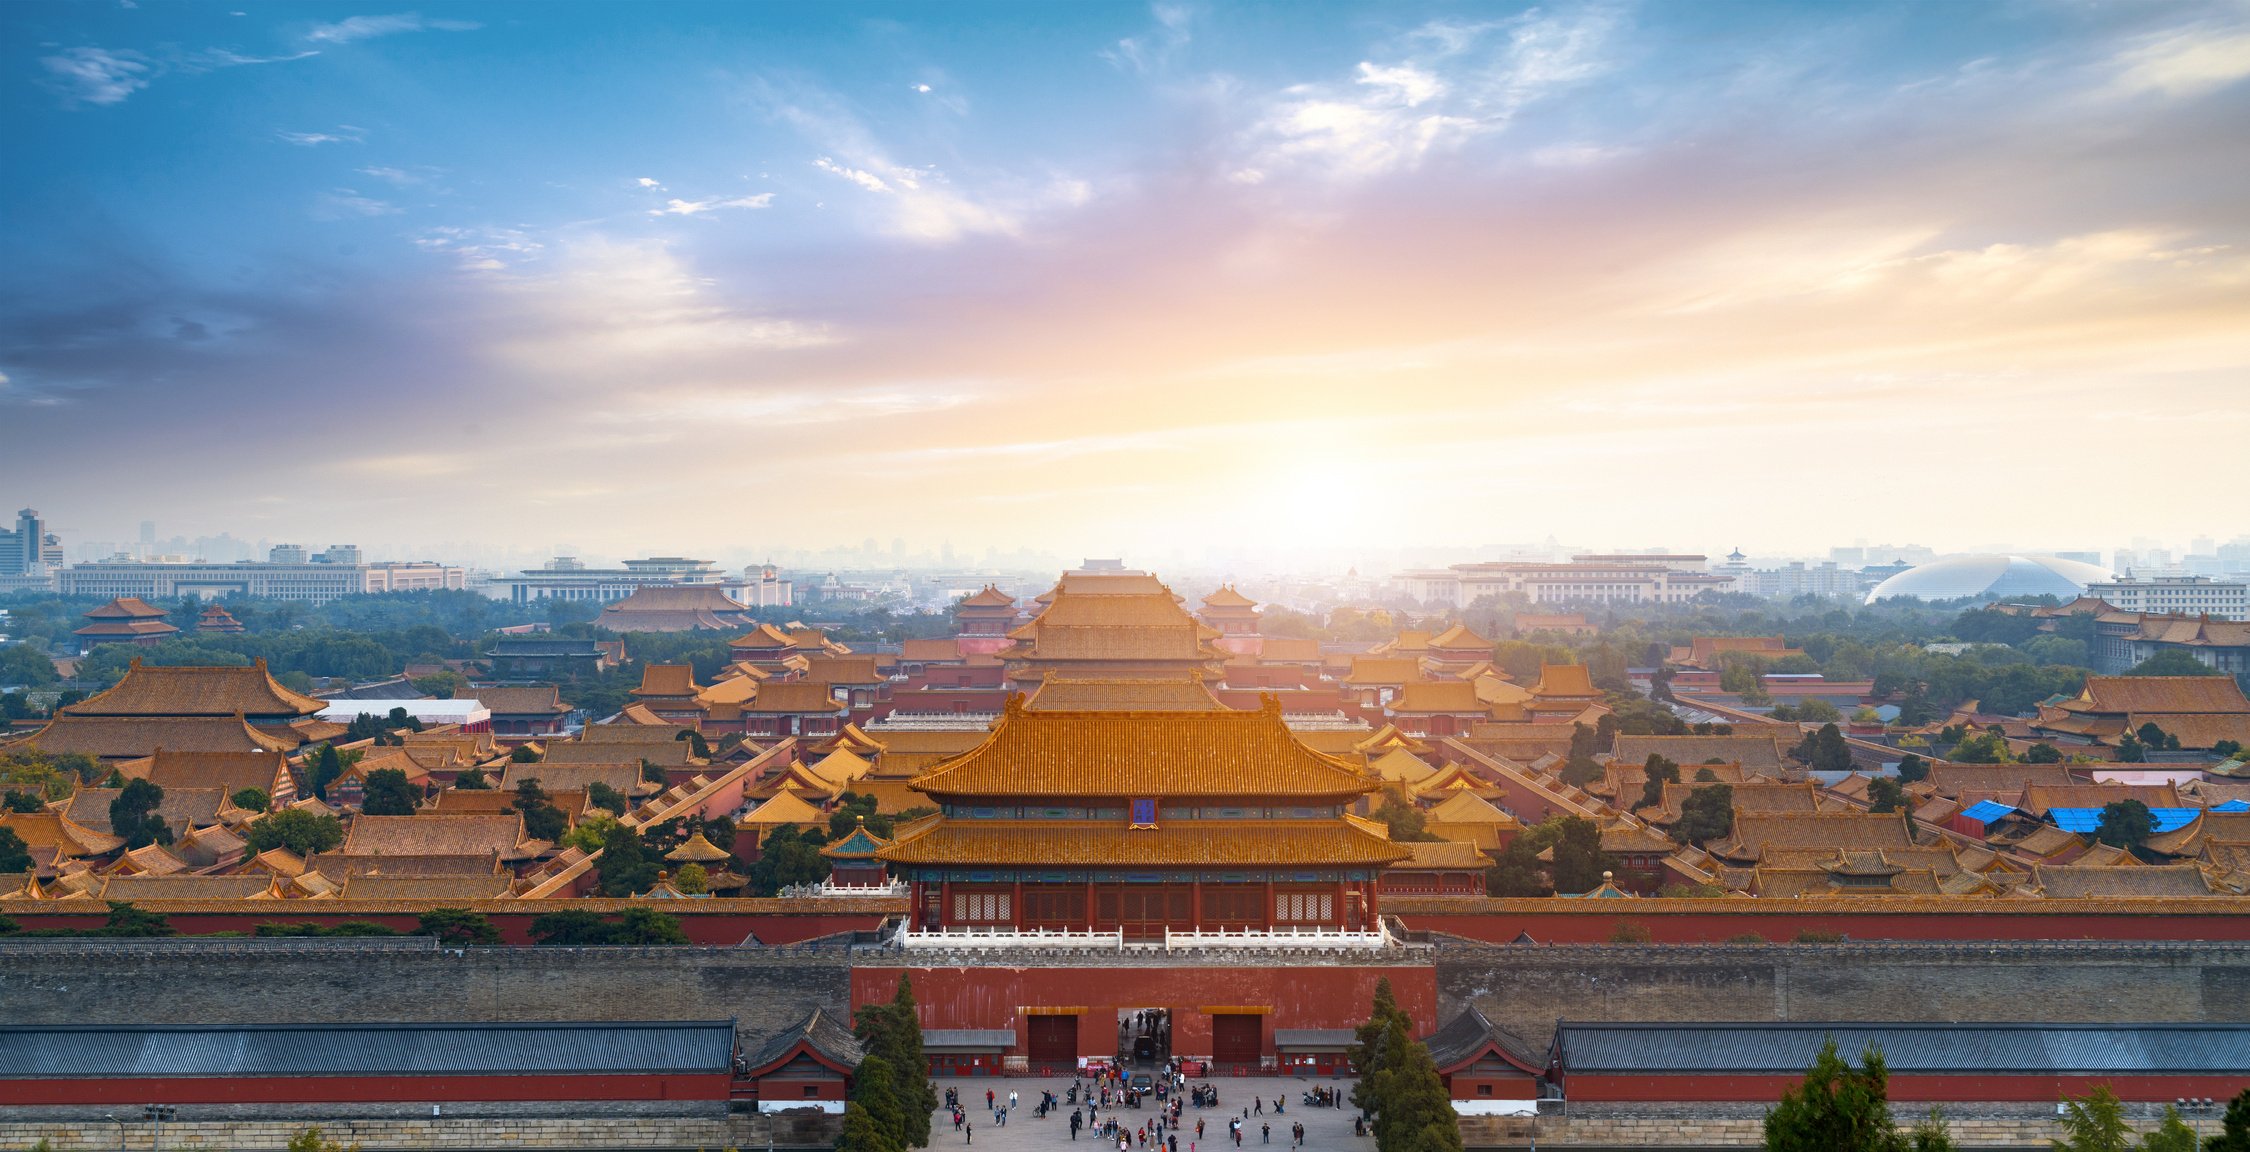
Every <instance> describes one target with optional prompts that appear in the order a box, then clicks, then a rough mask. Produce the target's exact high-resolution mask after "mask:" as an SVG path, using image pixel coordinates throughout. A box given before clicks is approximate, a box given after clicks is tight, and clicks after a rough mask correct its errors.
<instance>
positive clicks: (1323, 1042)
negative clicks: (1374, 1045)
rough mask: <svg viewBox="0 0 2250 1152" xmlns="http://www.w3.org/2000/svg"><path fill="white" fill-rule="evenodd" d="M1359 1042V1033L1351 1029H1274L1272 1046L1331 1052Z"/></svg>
mask: <svg viewBox="0 0 2250 1152" xmlns="http://www.w3.org/2000/svg"><path fill="white" fill-rule="evenodd" d="M1358 1042H1359V1033H1358V1032H1357V1031H1356V1030H1354V1029H1351V1028H1276V1029H1274V1030H1273V1046H1274V1047H1276V1048H1311V1049H1316V1050H1319V1051H1324V1052H1325V1051H1332V1050H1334V1049H1339V1048H1349V1047H1351V1046H1352V1045H1353V1044H1356V1043H1358Z"/></svg>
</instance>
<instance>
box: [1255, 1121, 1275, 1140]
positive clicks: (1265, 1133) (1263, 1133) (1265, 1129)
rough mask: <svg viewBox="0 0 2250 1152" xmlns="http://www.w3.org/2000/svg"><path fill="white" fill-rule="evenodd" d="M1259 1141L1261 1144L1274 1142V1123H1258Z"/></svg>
mask: <svg viewBox="0 0 2250 1152" xmlns="http://www.w3.org/2000/svg"><path fill="white" fill-rule="evenodd" d="M1258 1143H1260V1144H1271V1143H1273V1125H1271V1124H1260V1125H1258Z"/></svg>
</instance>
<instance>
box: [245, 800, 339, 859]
mask: <svg viewBox="0 0 2250 1152" xmlns="http://www.w3.org/2000/svg"><path fill="white" fill-rule="evenodd" d="M244 839H245V840H247V841H248V843H249V848H250V851H252V852H270V851H272V850H274V849H276V848H286V849H288V850H289V851H291V852H293V853H295V854H296V855H299V856H310V855H312V854H313V853H315V852H326V851H328V850H329V849H331V848H334V847H335V846H336V845H338V844H341V843H343V842H344V823H343V821H341V820H338V819H336V818H335V817H334V816H329V815H315V814H313V813H311V812H301V811H298V810H296V809H293V808H285V809H283V810H281V811H279V812H275V813H272V814H270V815H268V816H266V817H265V818H263V819H261V820H259V821H258V822H257V823H255V824H252V825H250V832H249V834H248V835H247V836H246V837H244Z"/></svg>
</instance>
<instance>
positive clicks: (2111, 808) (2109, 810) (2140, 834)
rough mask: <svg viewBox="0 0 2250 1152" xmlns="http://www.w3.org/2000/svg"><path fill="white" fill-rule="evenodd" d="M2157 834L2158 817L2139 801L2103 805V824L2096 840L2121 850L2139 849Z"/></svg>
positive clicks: (2096, 835) (2099, 825)
mask: <svg viewBox="0 0 2250 1152" xmlns="http://www.w3.org/2000/svg"><path fill="white" fill-rule="evenodd" d="M2155 833H2156V817H2155V815H2154V814H2152V813H2151V812H2149V810H2148V805H2146V804H2143V803H2141V802H2140V801H2138V800H2112V801H2110V802H2109V803H2107V804H2104V805H2102V816H2101V822H2100V823H2099V824H2096V825H2095V826H2094V839H2096V840H2099V841H2101V842H2102V843H2104V844H2113V845H2115V846H2117V847H2119V848H2138V847H2140V846H2141V845H2143V844H2146V843H2148V838H2149V837H2150V836H2152V835H2155Z"/></svg>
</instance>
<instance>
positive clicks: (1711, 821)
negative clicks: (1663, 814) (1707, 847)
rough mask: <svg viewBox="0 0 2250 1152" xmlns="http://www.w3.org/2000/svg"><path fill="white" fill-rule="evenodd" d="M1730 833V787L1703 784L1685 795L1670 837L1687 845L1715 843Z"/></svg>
mask: <svg viewBox="0 0 2250 1152" xmlns="http://www.w3.org/2000/svg"><path fill="white" fill-rule="evenodd" d="M1732 831H1734V785H1732V784H1707V785H1705V786H1703V787H1701V788H1697V789H1696V790H1694V791H1692V792H1690V793H1688V798H1687V800H1686V802H1685V803H1682V804H1681V805H1680V820H1679V823H1677V824H1674V825H1672V834H1673V835H1675V836H1678V837H1679V838H1680V839H1682V840H1685V841H1687V842H1688V843H1690V844H1698V845H1700V844H1702V843H1703V842H1705V841H1707V840H1718V839H1721V838H1723V837H1725V836H1726V835H1727V834H1728V833H1730V832H1732Z"/></svg>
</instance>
